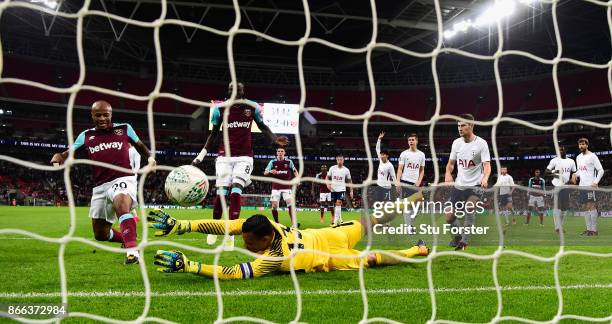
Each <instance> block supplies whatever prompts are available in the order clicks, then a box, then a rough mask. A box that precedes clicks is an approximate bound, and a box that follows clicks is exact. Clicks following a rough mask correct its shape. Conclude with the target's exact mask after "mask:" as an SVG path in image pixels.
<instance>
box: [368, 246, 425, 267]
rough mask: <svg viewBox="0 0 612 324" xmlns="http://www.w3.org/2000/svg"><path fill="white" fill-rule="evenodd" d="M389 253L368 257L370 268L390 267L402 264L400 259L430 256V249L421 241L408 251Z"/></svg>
mask: <svg viewBox="0 0 612 324" xmlns="http://www.w3.org/2000/svg"><path fill="white" fill-rule="evenodd" d="M386 252H387V253H388V254H387V253H380V252H376V253H370V254H369V255H368V266H370V267H380V266H390V265H396V264H399V263H401V262H402V261H401V260H400V259H398V258H397V257H396V256H398V257H403V258H412V257H415V256H427V255H429V249H428V248H427V246H426V245H425V241H423V240H419V241H418V242H417V243H416V244H415V245H414V246H413V247H411V248H409V249H406V250H392V251H386ZM389 254H391V255H389Z"/></svg>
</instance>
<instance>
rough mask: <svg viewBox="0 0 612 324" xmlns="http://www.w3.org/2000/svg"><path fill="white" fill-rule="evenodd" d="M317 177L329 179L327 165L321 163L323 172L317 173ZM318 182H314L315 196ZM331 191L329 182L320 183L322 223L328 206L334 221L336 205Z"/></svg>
mask: <svg viewBox="0 0 612 324" xmlns="http://www.w3.org/2000/svg"><path fill="white" fill-rule="evenodd" d="M315 178H316V179H319V180H321V181H326V179H327V165H325V164H322V165H321V172H319V173H317V174H316V175H315ZM316 186H317V185H316V184H314V183H313V184H312V195H313V196H315V188H316ZM331 201H332V200H331V192H330V190H329V188H327V184H326V183H321V184H319V208H320V210H321V223H323V222H324V220H323V217H324V216H325V208H327V209H328V210H329V212H330V213H331V216H332V217H331V219H332V223H333V222H334V206H333V205H332V202H331Z"/></svg>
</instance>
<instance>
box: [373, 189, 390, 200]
mask: <svg viewBox="0 0 612 324" xmlns="http://www.w3.org/2000/svg"><path fill="white" fill-rule="evenodd" d="M374 201H391V188H389V189H387V188H383V187H379V186H376V187H374Z"/></svg>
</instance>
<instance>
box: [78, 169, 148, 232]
mask: <svg viewBox="0 0 612 324" xmlns="http://www.w3.org/2000/svg"><path fill="white" fill-rule="evenodd" d="M137 188H138V181H137V180H136V177H134V176H127V177H121V178H117V179H115V180H113V181H109V182H107V183H103V184H101V185H99V186H97V187H94V188H93V190H92V194H91V206H90V207H89V217H90V218H96V219H104V220H106V221H107V222H109V223H111V224H113V223H115V222H116V221H117V215H116V213H115V210H114V208H113V199H115V197H116V196H117V195H118V194H125V195H128V196H130V197H132V208H131V209H134V208H136V207H137V206H138V197H137ZM131 209H130V210H131Z"/></svg>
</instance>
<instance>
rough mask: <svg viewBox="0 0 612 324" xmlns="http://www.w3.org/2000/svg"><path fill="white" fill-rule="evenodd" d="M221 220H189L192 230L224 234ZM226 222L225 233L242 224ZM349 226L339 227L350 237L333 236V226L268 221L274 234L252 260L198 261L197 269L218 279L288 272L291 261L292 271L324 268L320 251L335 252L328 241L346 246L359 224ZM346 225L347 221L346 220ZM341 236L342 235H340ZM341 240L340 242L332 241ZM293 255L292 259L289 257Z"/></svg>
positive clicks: (234, 232)
mask: <svg viewBox="0 0 612 324" xmlns="http://www.w3.org/2000/svg"><path fill="white" fill-rule="evenodd" d="M225 222H226V221H224V220H198V221H191V230H192V232H196V231H197V232H201V233H208V234H221V235H222V234H224V233H225ZM227 222H228V223H229V224H228V225H229V234H230V235H239V234H242V224H243V223H244V222H245V220H244V219H236V220H231V221H227ZM350 224H351V225H352V226H347V227H345V228H343V230H344V231H346V230H352V228H354V230H352V231H353V232H354V233H353V235H350V236H351V237H352V238H351V239H348V240H347V239H340V240H339V239H337V237H338V236H337V235H336V233H335V232H339V230H338V229H334V228H322V229H305V230H298V229H294V228H289V227H287V226H284V225H282V224H278V223H275V222H272V226H273V227H274V238H273V240H272V244H271V246H270V248H268V249H267V250H265V251H264V252H263V253H261V257H259V258H257V259H255V260H254V261H252V262H246V263H241V264H237V265H234V266H232V267H222V266H216V267H215V266H212V265H205V264H200V265H199V267H198V269H197V271H194V272H197V273H198V274H200V275H205V276H209V277H212V276H213V274H214V272H215V271H216V272H217V275H218V276H219V278H220V279H248V278H254V277H260V276H263V275H265V274H268V273H270V272H275V271H283V272H289V271H290V269H291V262H293V268H294V270H295V271H296V272H327V271H329V256H328V255H325V254H321V253H316V251H321V252H324V253H337V250H335V249H333V248H332V249H331V252H330V241H334V242H332V243H331V245H333V246H337V245H341V246H347V247H350V246H352V245H354V244H356V242H357V241H358V240H359V239H360V238H361V224H360V223H358V222H350ZM347 225H348V224H347ZM342 237H346V235H345V236H342ZM335 241H343V242H335ZM293 250H296V254H295V255H294V256H293V258H289V255H290V254H291V252H292V251H293ZM291 259H293V261H291Z"/></svg>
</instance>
